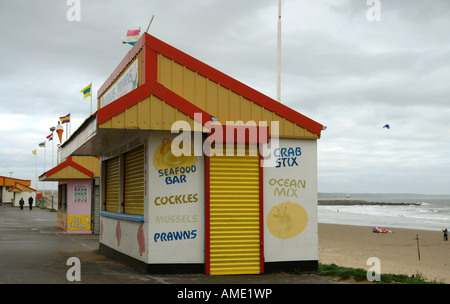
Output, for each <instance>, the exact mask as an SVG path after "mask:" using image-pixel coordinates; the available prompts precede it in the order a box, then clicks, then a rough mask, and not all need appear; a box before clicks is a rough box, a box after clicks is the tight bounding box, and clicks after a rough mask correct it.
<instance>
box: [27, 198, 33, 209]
mask: <svg viewBox="0 0 450 304" xmlns="http://www.w3.org/2000/svg"><path fill="white" fill-rule="evenodd" d="M28 205H30V210H31V209H33V198H32V197H31V196H30V197H29V198H28Z"/></svg>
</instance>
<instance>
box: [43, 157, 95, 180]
mask: <svg viewBox="0 0 450 304" xmlns="http://www.w3.org/2000/svg"><path fill="white" fill-rule="evenodd" d="M67 167H72V168H74V169H76V170H78V171H80V172H81V173H83V174H86V175H87V176H89V177H93V176H94V173H93V172H92V171H90V170H88V169H86V168H85V167H83V166H81V165H80V164H78V163H76V162H74V161H73V160H72V157H71V156H69V157H67V159H66V160H65V161H63V162H62V163H60V164H59V165H57V166H56V167H54V168H52V169H50V170H48V171H47V172H45V176H46V177H50V176H52V175H53V174H55V173H57V172H59V171H61V170H62V169H64V168H67Z"/></svg>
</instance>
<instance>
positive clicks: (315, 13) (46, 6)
mask: <svg viewBox="0 0 450 304" xmlns="http://www.w3.org/2000/svg"><path fill="white" fill-rule="evenodd" d="M70 2H72V1H69V3H70ZM380 3H381V9H380V11H379V13H380V14H379V15H378V14H377V13H378V11H376V4H374V5H368V4H367V1H366V0H321V1H317V0H283V2H282V4H283V5H282V78H281V82H282V87H281V101H282V103H284V104H286V105H287V106H289V107H291V108H293V109H295V110H296V111H298V112H300V113H302V114H304V115H306V116H308V117H310V118H312V119H313V120H315V121H318V122H319V123H321V124H323V125H326V126H327V129H326V130H325V131H323V132H322V137H321V139H320V140H319V141H318V184H319V191H320V192H370V193H384V192H389V193H425V194H450V174H449V172H450V106H449V104H450V103H449V101H450V100H449V98H450V35H449V32H450V1H448V0H433V1H429V0H381V1H380ZM71 8H72V5H68V4H67V2H66V0H59V1H55V0H0V32H1V37H2V39H1V42H0V43H1V44H0V55H1V63H0V136H1V145H0V175H2V176H9V175H10V173H9V172H13V173H12V176H13V177H16V178H21V179H31V180H32V187H35V175H36V169H35V168H36V165H35V164H36V158H35V156H34V155H33V154H32V150H34V149H37V150H38V156H37V169H38V170H37V172H38V175H41V174H42V173H43V172H44V168H43V167H44V148H39V147H38V144H39V143H40V142H42V141H44V140H45V138H46V136H47V135H49V134H50V131H49V128H50V127H51V126H54V125H56V123H57V121H58V118H59V117H60V116H64V115H66V114H68V113H71V121H72V123H71V130H72V132H73V131H74V130H75V129H76V128H78V127H79V126H80V125H81V123H82V122H83V120H84V119H85V118H86V117H87V116H88V115H89V111H90V104H89V98H88V99H85V100H84V99H83V96H82V94H81V93H80V90H81V89H82V88H83V87H85V86H86V85H88V84H89V83H90V82H92V83H93V91H94V94H93V99H94V100H95V98H96V97H97V90H98V89H99V87H100V86H101V85H102V84H103V82H104V81H105V80H106V79H107V78H108V76H109V75H110V74H111V72H112V71H113V70H114V69H115V67H116V66H117V65H118V63H119V62H120V61H121V60H122V58H123V57H124V56H125V54H126V53H127V52H128V50H129V49H130V46H129V45H124V44H122V43H121V40H120V37H121V36H124V35H125V34H126V31H127V30H128V29H135V28H138V27H141V28H142V30H143V31H145V29H146V28H147V25H148V23H149V21H150V19H151V17H152V15H155V19H154V20H153V23H152V25H151V28H150V34H152V35H154V36H156V37H157V38H159V39H161V40H163V41H165V42H167V43H169V44H171V45H173V46H174V47H176V48H179V49H181V50H182V51H184V52H186V53H188V54H190V55H192V56H194V57H196V58H197V59H199V60H201V61H203V62H205V63H207V64H209V65H211V66H213V67H215V68H217V69H218V70H220V71H222V72H224V73H226V74H228V75H230V76H231V77H233V78H236V79H237V80H239V81H241V82H243V83H245V84H247V85H249V86H251V87H253V88H254V89H256V90H258V91H260V92H262V93H264V94H266V95H268V96H270V97H272V98H276V56H277V52H276V50H277V48H276V41H277V14H278V1H277V0H192V1H185V0H166V1H162V0H158V1H157V0H127V1H119V0H80V9H81V10H80V21H69V20H68V18H67V12H68V11H69V10H70V9H71ZM368 11H369V12H370V13H371V14H369V15H370V16H375V15H376V16H380V18H381V19H380V21H376V20H375V21H370V20H371V19H373V18H369V17H368ZM372 13H375V15H374V14H372ZM94 110H96V108H95V106H94ZM385 124H389V125H390V126H391V128H390V129H389V130H388V129H386V128H383V126H384V125H385ZM55 136H56V134H55ZM56 143H59V141H58V140H56V141H55V144H56ZM51 151H52V148H51V142H50V144H47V148H46V152H47V153H46V156H47V160H46V170H48V169H49V168H51V165H52V164H51V162H52V158H51ZM54 151H55V154H56V146H55V148H54ZM55 165H56V157H55ZM46 185H47V186H46V188H47V189H48V188H49V183H46ZM38 188H39V189H41V188H42V183H39V184H38Z"/></svg>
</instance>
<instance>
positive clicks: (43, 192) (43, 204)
mask: <svg viewBox="0 0 450 304" xmlns="http://www.w3.org/2000/svg"><path fill="white" fill-rule="evenodd" d="M46 158H47V144H45V146H44V172H45V160H46ZM44 202H45V183H43V186H42V208H44V207H45V203H44Z"/></svg>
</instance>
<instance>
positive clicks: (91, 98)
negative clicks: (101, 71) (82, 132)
mask: <svg viewBox="0 0 450 304" xmlns="http://www.w3.org/2000/svg"><path fill="white" fill-rule="evenodd" d="M91 115H92V82H91V112H90V113H89V116H91Z"/></svg>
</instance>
